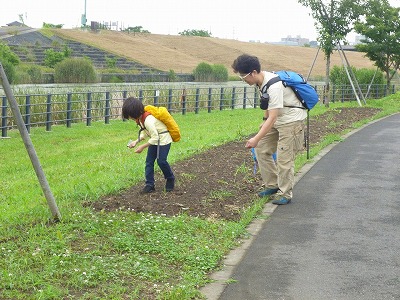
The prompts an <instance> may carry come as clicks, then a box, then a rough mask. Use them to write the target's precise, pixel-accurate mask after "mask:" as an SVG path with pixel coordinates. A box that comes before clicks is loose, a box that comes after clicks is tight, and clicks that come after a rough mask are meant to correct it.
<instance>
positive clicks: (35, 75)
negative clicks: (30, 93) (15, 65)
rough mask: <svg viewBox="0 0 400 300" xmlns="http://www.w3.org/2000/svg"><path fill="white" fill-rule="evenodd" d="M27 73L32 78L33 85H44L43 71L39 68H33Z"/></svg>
mask: <svg viewBox="0 0 400 300" xmlns="http://www.w3.org/2000/svg"><path fill="white" fill-rule="evenodd" d="M26 72H27V73H28V75H29V77H30V80H31V83H42V70H41V69H40V67H39V66H31V67H29V68H28V70H27V71H26Z"/></svg>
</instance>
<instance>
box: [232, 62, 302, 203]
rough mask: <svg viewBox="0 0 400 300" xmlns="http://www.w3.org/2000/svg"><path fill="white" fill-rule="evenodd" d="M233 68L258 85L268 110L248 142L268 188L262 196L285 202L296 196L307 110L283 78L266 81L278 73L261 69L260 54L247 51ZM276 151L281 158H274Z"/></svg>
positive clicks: (247, 80) (245, 78) (276, 201)
mask: <svg viewBox="0 0 400 300" xmlns="http://www.w3.org/2000/svg"><path fill="white" fill-rule="evenodd" d="M232 68H233V71H234V72H235V73H237V74H238V75H239V77H240V78H241V79H242V80H243V81H245V82H246V83H247V84H249V85H257V87H258V88H259V91H260V95H261V103H263V104H264V107H263V106H262V105H260V106H261V107H262V108H263V109H265V111H264V116H263V122H262V124H261V125H260V129H259V131H258V133H257V134H256V135H255V136H254V137H252V138H250V139H249V140H248V141H247V142H246V147H247V148H255V152H256V157H257V161H258V164H259V168H260V173H261V177H262V180H263V183H264V185H265V189H264V190H263V191H261V192H259V193H258V195H259V196H260V197H266V196H272V195H273V196H272V197H273V198H274V200H273V201H272V203H273V204H277V205H285V204H288V203H290V201H291V200H292V197H293V186H294V160H295V155H296V154H297V153H298V152H299V151H300V150H302V149H303V147H304V119H305V118H306V117H307V111H306V110H305V109H302V108H301V107H302V105H301V103H300V101H299V100H298V99H297V97H296V95H295V94H294V92H293V91H292V89H291V88H289V87H288V88H285V87H284V86H283V84H282V82H281V81H278V82H276V83H273V84H272V85H271V86H270V87H269V88H268V90H266V84H267V82H268V81H269V80H270V79H271V78H274V77H276V76H277V75H276V74H274V73H272V72H267V71H261V65H260V62H259V60H258V58H257V57H255V56H251V55H247V54H243V55H240V56H239V57H238V58H236V59H235V61H234V62H233V64H232ZM273 153H276V154H277V155H276V157H277V161H276V163H275V161H274V160H273V158H272V154H273Z"/></svg>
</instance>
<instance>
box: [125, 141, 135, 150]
mask: <svg viewBox="0 0 400 300" xmlns="http://www.w3.org/2000/svg"><path fill="white" fill-rule="evenodd" d="M137 143H138V141H137V140H136V141H129V143H128V145H126V146H127V147H128V148H134V147H135V146H136V144H137Z"/></svg>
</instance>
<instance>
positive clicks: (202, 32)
mask: <svg viewBox="0 0 400 300" xmlns="http://www.w3.org/2000/svg"><path fill="white" fill-rule="evenodd" d="M179 35H187V36H202V37H211V32H208V31H206V30H198V29H190V30H189V29H186V30H184V31H182V32H179Z"/></svg>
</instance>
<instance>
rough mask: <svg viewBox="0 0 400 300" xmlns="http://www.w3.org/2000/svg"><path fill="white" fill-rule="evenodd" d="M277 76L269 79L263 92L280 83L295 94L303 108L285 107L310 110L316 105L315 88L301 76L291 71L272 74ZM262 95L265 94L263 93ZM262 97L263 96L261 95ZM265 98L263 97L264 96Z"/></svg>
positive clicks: (316, 95)
mask: <svg viewBox="0 0 400 300" xmlns="http://www.w3.org/2000/svg"><path fill="white" fill-rule="evenodd" d="M274 73H275V74H277V75H278V76H276V77H274V78H272V79H270V80H269V81H268V82H267V84H266V85H265V86H264V87H263V89H262V90H263V91H265V92H266V91H267V90H268V88H269V87H270V86H271V85H272V84H274V83H276V82H278V81H282V84H283V85H284V86H285V87H290V88H291V89H292V90H293V92H294V93H295V94H296V97H297V98H298V99H299V100H300V102H301V104H302V105H303V107H298V106H286V107H298V108H302V109H308V110H310V109H312V108H313V107H314V106H315V104H317V103H318V94H317V91H316V90H315V88H314V87H313V86H312V85H310V84H308V83H307V82H306V81H305V80H304V78H303V76H301V75H300V74H298V73H296V72H293V71H277V72H274ZM263 94H265V93H264V92H263ZM263 96H264V95H263ZM264 97H265V96H264Z"/></svg>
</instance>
